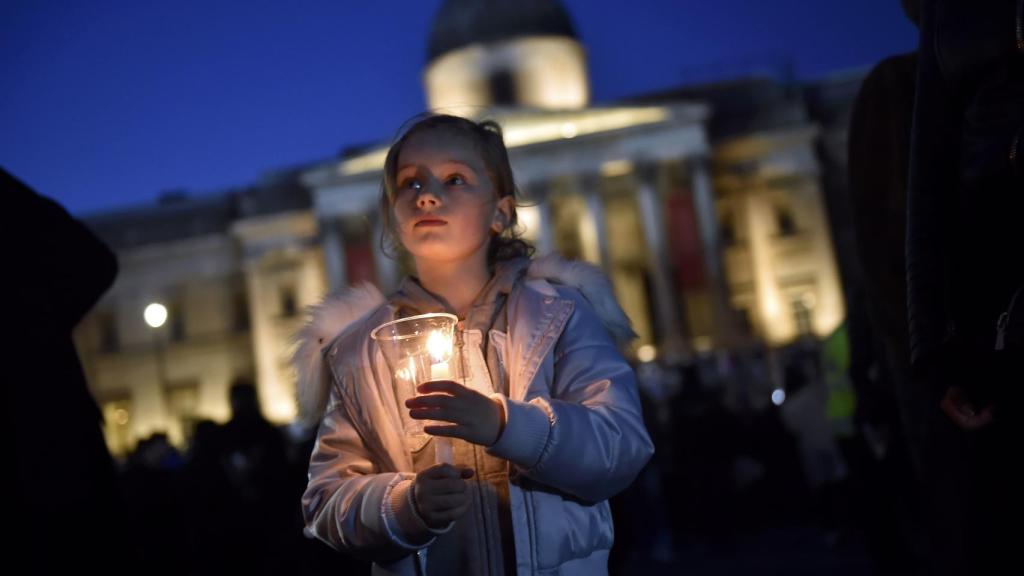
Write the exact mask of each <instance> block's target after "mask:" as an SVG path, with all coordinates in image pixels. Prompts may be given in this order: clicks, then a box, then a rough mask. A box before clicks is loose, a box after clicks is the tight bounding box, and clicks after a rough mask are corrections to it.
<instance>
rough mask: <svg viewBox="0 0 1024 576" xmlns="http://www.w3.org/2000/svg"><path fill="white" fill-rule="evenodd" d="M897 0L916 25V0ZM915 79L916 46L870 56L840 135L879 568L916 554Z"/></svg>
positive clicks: (865, 478) (862, 427)
mask: <svg viewBox="0 0 1024 576" xmlns="http://www.w3.org/2000/svg"><path fill="white" fill-rule="evenodd" d="M901 3H902V4H903V8H904V11H905V13H906V15H907V17H908V19H909V20H910V21H911V22H913V23H914V25H915V26H918V25H919V23H920V5H919V1H918V0H902V2H901ZM916 82H917V52H916V51H915V52H910V53H907V54H899V55H896V56H890V57H888V58H886V59H885V60H883V61H882V62H880V63H879V64H878V65H876V66H875V67H874V68H873V69H872V70H871V72H870V73H869V74H868V75H867V77H866V78H865V79H864V82H863V83H862V84H861V88H860V91H859V93H858V94H857V99H856V101H855V102H854V105H853V111H852V114H851V119H850V131H849V140H848V146H849V148H848V152H849V178H850V205H851V207H852V216H853V222H854V231H855V234H856V246H857V255H858V258H859V260H858V264H859V267H860V271H861V276H862V280H863V281H862V286H863V289H862V290H860V291H855V292H854V294H852V297H851V301H850V302H849V309H848V321H849V326H850V331H849V334H850V356H851V359H850V360H851V365H850V379H851V382H852V384H853V386H854V389H855V391H856V394H857V407H856V413H855V418H854V422H855V426H856V431H857V435H856V436H855V437H854V439H853V441H852V442H850V443H848V444H847V448H848V450H850V451H852V452H851V454H849V456H850V460H851V461H850V465H851V469H852V472H851V473H852V475H853V477H854V478H855V480H856V481H855V482H853V483H852V484H853V488H854V493H855V495H859V498H860V499H859V500H858V501H857V504H856V505H855V507H854V509H855V510H856V511H857V512H858V514H857V515H858V516H859V517H860V519H861V524H862V527H863V528H864V533H865V537H866V539H867V542H868V545H869V550H871V552H872V556H873V557H874V559H875V560H876V563H877V564H876V567H877V568H879V569H882V570H887V569H900V568H901V567H907V566H908V565H910V564H914V563H917V562H919V561H920V558H923V554H924V550H923V547H924V539H923V538H921V537H920V536H919V535H920V534H921V531H922V530H921V529H922V525H921V506H922V504H923V501H922V500H921V498H920V496H921V494H920V489H919V482H920V480H921V479H922V474H923V469H922V459H923V451H924V430H925V429H924V419H925V416H926V412H927V408H926V407H927V404H928V402H927V398H926V396H925V395H924V388H923V386H921V385H920V383H919V382H915V381H913V380H911V378H910V344H909V337H908V333H907V305H906V303H907V285H906V263H905V258H904V251H905V244H906V221H907V209H906V206H907V179H908V174H909V171H910V133H911V126H912V122H913V113H914V94H915V85H916ZM915 557H918V558H917V559H915Z"/></svg>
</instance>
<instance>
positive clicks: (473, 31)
mask: <svg viewBox="0 0 1024 576" xmlns="http://www.w3.org/2000/svg"><path fill="white" fill-rule="evenodd" d="M476 5H477V3H467V2H462V1H452V2H447V3H446V4H445V6H444V7H442V9H441V12H440V15H439V18H438V22H437V23H436V24H435V28H434V31H433V33H432V35H431V44H430V48H429V58H428V61H427V65H426V68H425V72H424V85H425V91H426V94H427V99H428V102H429V104H430V106H431V108H434V109H439V110H440V111H445V112H457V113H459V114H462V115H466V116H469V117H473V118H484V117H486V118H492V119H495V120H497V121H498V122H499V123H500V124H501V125H502V127H503V129H504V134H505V140H506V144H507V145H508V147H509V152H510V159H511V161H512V164H513V168H514V172H515V177H516V181H517V184H518V186H519V188H520V191H521V192H522V195H523V197H524V202H523V205H522V206H520V208H519V215H520V222H521V225H522V226H523V228H524V230H523V232H524V235H525V237H526V238H527V239H528V240H530V241H532V242H533V243H534V244H535V245H536V246H537V248H538V252H539V253H541V254H544V253H549V252H557V253H560V254H561V255H563V256H565V257H568V258H578V259H582V260H586V261H589V262H592V263H594V264H596V265H598V266H600V267H602V268H603V269H604V270H605V271H606V272H607V273H608V275H609V277H610V278H611V280H612V283H613V286H614V289H615V292H616V295H617V296H618V298H619V300H620V302H621V303H622V305H623V308H624V309H625V311H626V313H627V314H628V315H629V317H630V318H631V320H632V321H633V323H634V327H635V329H636V331H637V333H638V334H639V336H640V337H639V339H638V341H637V343H636V344H635V345H634V347H633V348H632V349H630V350H627V351H625V352H626V353H627V354H628V355H630V356H632V357H635V358H637V359H639V360H643V361H647V360H652V359H655V358H657V359H661V360H664V361H666V362H679V361H687V359H689V358H692V357H693V356H694V355H700V354H707V353H711V352H713V351H716V350H722V349H729V348H732V347H735V346H743V345H747V344H749V343H752V342H754V343H763V344H766V345H767V346H769V347H773V346H782V345H785V344H787V343H788V342H791V341H793V340H794V339H796V338H798V337H800V336H803V335H814V336H818V337H824V336H827V335H828V334H830V333H832V332H833V331H835V330H836V328H837V327H838V326H839V325H840V324H841V323H842V321H843V318H844V315H845V310H844V302H843V296H842V288H841V282H840V276H839V272H838V270H839V268H838V264H837V257H836V250H835V245H834V241H833V234H832V231H831V227H830V219H829V214H828V213H829V204H828V203H827V202H826V198H825V194H824V192H823V188H822V182H823V181H824V179H825V177H824V176H823V172H824V171H825V169H827V168H829V166H830V165H829V163H828V162H823V161H822V157H821V149H822V142H823V141H826V142H833V141H834V140H835V139H837V138H838V139H840V140H841V139H842V138H843V134H842V133H841V132H842V129H837V128H836V126H835V125H829V126H827V127H826V129H825V131H824V132H823V127H822V126H821V125H820V124H819V123H818V122H817V120H816V119H815V118H814V117H812V115H811V114H810V113H809V112H808V106H807V104H806V99H805V98H804V97H803V92H802V91H801V90H795V91H794V90H793V89H792V86H788V85H786V84H785V83H780V82H778V81H776V80H774V79H771V78H760V77H755V78H747V79H742V80H738V81H735V82H729V83H724V84H717V85H707V86H696V87H682V88H679V89H676V90H671V91H667V92H663V93H658V94H648V95H642V96H638V97H637V98H633V99H630V100H629V101H624V102H619V103H611V104H605V105H599V106H598V105H591V104H590V103H589V88H588V85H587V84H588V80H587V76H586V60H585V52H584V50H583V47H582V44H581V43H580V41H579V39H578V38H577V37H576V36H575V34H574V32H573V30H572V26H571V23H570V21H569V18H568V15H567V14H566V13H565V11H564V9H563V8H562V7H561V6H560V4H558V3H557V2H550V1H544V2H541V1H532V0H531V1H530V2H525V3H523V5H522V6H519V9H518V10H517V11H516V12H515V14H514V15H512V14H510V15H504V16H502V15H500V14H494V13H493V11H492V12H487V11H479V10H476V9H474V8H472V7H473V6H476ZM453 10H454V11H456V12H458V11H460V10H461V11H463V13H464V14H466V15H468V16H467V17H466V18H463V19H462V20H459V21H458V22H457V25H455V24H452V22H453V20H452V19H451V18H445V17H442V16H444V15H445V14H449V12H451V11H453ZM449 16H450V14H449ZM442 80H444V81H442ZM849 100H851V101H852V94H851V95H850V96H849ZM829 102H830V103H831V105H832V108H830V110H833V111H834V110H836V109H840V110H841V109H842V106H843V101H842V98H832V99H831V100H829ZM846 106H847V107H848V106H849V103H848V102H847V103H846ZM837 107H838V108H837ZM384 132H390V131H389V130H386V131H384ZM823 134H824V135H825V136H827V138H824V140H823ZM388 145H389V142H381V143H380V144H379V145H376V146H369V147H364V148H362V149H360V150H359V151H356V152H351V153H347V154H344V155H343V156H342V157H340V158H337V159H333V160H330V161H326V162H319V163H313V164H310V165H308V166H304V167H301V168H298V169H295V170H291V171H288V172H284V173H280V174H276V175H271V176H268V177H267V178H265V179H264V180H263V181H261V182H259V183H257V184H256V185H255V186H252V187H249V188H246V189H242V190H235V191H228V192H226V193H224V194H221V195H218V196H216V197H207V198H196V199H189V198H184V199H181V198H179V199H177V200H175V199H174V198H171V199H169V200H168V201H166V202H163V203H161V205H159V206H156V207H151V208H145V209H139V210H134V211H126V212H121V213H113V214H106V215H101V216H98V217H96V218H92V219H90V220H89V224H91V225H92V226H93V228H94V229H95V230H96V231H97V232H98V233H99V235H100V236H101V237H103V238H104V239H106V240H107V241H108V242H109V243H110V244H111V245H112V247H113V248H114V249H115V250H116V251H117V253H118V255H119V257H120V262H121V275H120V276H119V277H118V279H117V281H116V283H115V285H114V287H113V289H112V290H111V291H110V292H109V293H108V294H107V295H106V296H105V297H104V298H103V300H102V301H101V302H100V303H99V305H98V306H97V307H96V309H95V310H94V311H93V312H92V313H91V314H90V315H89V317H88V318H87V319H86V320H85V321H84V322H83V323H82V325H81V326H80V327H79V330H78V332H77V333H76V342H77V344H78V347H79V351H80V354H81V355H82V358H83V363H84V364H85V366H86V370H87V372H88V377H89V380H90V385H91V386H92V390H93V393H94V395H95V396H96V398H97V399H98V401H99V402H100V404H101V405H102V407H103V410H104V414H105V416H106V421H107V424H106V426H107V434H108V441H109V444H110V446H111V450H112V451H113V452H115V453H120V454H123V453H125V452H127V451H129V450H131V449H132V447H133V446H134V443H135V442H136V441H137V440H139V439H141V438H144V437H145V436H147V435H148V434H151V433H154V432H167V433H168V435H169V436H170V439H171V441H172V442H174V443H175V444H177V445H179V446H183V445H185V444H186V443H187V439H188V436H189V434H190V430H191V428H192V426H194V424H195V422H196V421H198V420H200V419H210V420H214V421H220V422H223V421H225V420H227V419H228V418H229V417H230V407H229V403H228V389H229V387H230V385H231V383H233V382H235V381H245V380H248V381H252V382H254V383H255V384H256V385H257V389H258V391H259V396H260V401H261V405H262V407H263V412H264V414H265V415H267V417H268V418H269V419H270V420H272V421H274V422H276V423H281V424H283V423H287V422H289V421H291V420H292V419H293V418H294V416H295V414H296V404H295V398H294V391H295V378H294V374H292V372H291V370H290V368H289V366H288V362H287V359H288V357H289V355H290V351H291V349H292V343H291V341H290V338H291V335H292V334H294V332H295V331H296V330H297V328H298V327H299V325H300V324H301V322H302V321H303V311H304V308H305V307H306V306H308V305H311V304H313V303H315V302H317V301H319V299H320V298H321V297H322V296H323V295H324V294H325V293H326V292H327V291H328V290H333V289H338V288H341V287H344V286H346V285H350V284H354V283H357V282H361V281H371V282H374V283H376V284H377V285H378V286H380V287H381V289H382V290H384V291H387V290H390V289H392V288H394V287H395V286H396V285H397V283H398V281H399V279H400V278H401V277H402V275H403V274H405V273H407V272H409V271H410V269H409V263H408V262H407V261H403V260H402V259H401V258H398V259H392V258H389V257H388V256H386V255H384V254H383V253H382V252H381V250H380V248H379V246H380V242H379V239H380V236H381V232H382V230H381V225H382V224H381V219H380V217H379V215H378V213H377V210H378V208H377V206H378V198H379V194H380V181H381V169H382V167H383V163H384V157H385V155H386V151H387V148H388ZM833 147H834V146H833ZM826 160H827V159H826ZM151 302H160V303H163V304H164V305H165V306H166V307H167V308H168V311H169V314H168V317H169V319H168V322H167V323H166V324H165V325H164V326H163V327H161V328H158V329H153V328H149V327H148V326H147V325H146V324H145V322H144V321H143V310H144V308H145V306H146V305H147V304H148V303H151Z"/></svg>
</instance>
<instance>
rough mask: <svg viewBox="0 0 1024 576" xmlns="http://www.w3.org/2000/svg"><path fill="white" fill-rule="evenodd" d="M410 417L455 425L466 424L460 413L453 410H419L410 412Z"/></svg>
mask: <svg viewBox="0 0 1024 576" xmlns="http://www.w3.org/2000/svg"><path fill="white" fill-rule="evenodd" d="M409 417H410V418H412V419H414V420H439V421H441V422H451V423H453V424H464V422H463V417H462V415H461V414H460V412H459V411H458V410H454V409H451V408H417V409H415V410H410V411H409Z"/></svg>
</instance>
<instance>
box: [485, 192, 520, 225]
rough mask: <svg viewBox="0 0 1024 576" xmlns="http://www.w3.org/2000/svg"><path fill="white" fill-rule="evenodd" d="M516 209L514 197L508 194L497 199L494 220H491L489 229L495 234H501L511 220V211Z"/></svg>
mask: <svg viewBox="0 0 1024 576" xmlns="http://www.w3.org/2000/svg"><path fill="white" fill-rule="evenodd" d="M515 209H516V200H515V197H513V196H511V195H509V196H505V197H503V198H500V199H499V200H498V204H497V206H495V210H494V220H493V221H492V222H491V230H493V231H494V233H495V234H501V233H502V232H504V231H505V229H506V228H508V227H509V225H510V224H511V222H512V213H513V212H514V211H515Z"/></svg>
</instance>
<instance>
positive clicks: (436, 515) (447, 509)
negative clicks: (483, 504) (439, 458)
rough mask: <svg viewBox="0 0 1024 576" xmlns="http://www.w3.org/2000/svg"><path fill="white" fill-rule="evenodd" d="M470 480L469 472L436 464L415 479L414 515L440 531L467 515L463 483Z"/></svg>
mask: <svg viewBox="0 0 1024 576" xmlns="http://www.w3.org/2000/svg"><path fill="white" fill-rule="evenodd" d="M472 476H473V469H472V468H456V467H455V466H452V465H451V464H437V465H435V466H431V467H430V468H427V469H426V470H424V471H422V472H420V473H419V474H417V475H416V479H415V480H413V483H412V498H413V502H415V503H416V512H417V513H418V514H419V515H420V518H422V519H423V522H424V523H425V524H426V525H427V526H429V527H431V528H433V529H435V530H440V529H442V528H444V527H445V526H446V525H447V524H448V523H449V522H451V521H452V520H455V519H457V518H458V517H459V516H462V515H463V514H464V513H465V512H466V510H467V509H468V508H469V493H468V490H466V488H467V486H466V480H465V479H466V478H471V477H472Z"/></svg>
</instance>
